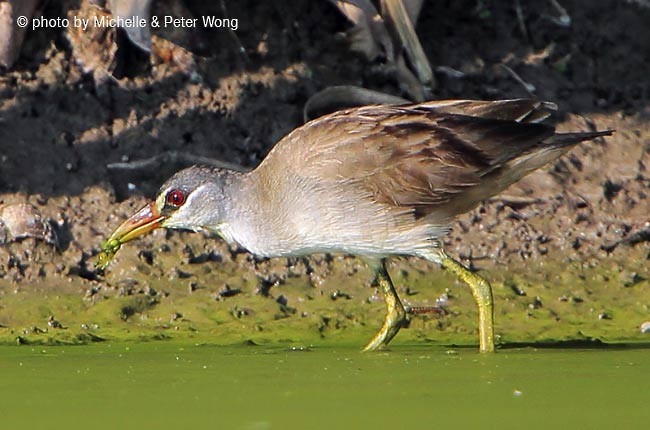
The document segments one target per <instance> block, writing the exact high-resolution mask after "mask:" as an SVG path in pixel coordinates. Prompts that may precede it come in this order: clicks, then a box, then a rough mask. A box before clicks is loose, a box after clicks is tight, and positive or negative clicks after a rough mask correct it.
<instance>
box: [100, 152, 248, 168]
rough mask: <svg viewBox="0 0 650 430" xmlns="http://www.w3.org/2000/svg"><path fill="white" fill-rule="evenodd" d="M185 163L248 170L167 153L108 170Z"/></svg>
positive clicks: (182, 153)
mask: <svg viewBox="0 0 650 430" xmlns="http://www.w3.org/2000/svg"><path fill="white" fill-rule="evenodd" d="M175 162H183V163H187V164H202V165H207V166H214V167H220V168H223V169H231V170H235V171H237V172H245V171H247V170H248V169H246V168H245V167H243V166H241V165H239V164H235V163H229V162H227V161H222V160H217V159H215V158H209V157H203V156H200V155H194V154H188V153H186V152H178V151H167V152H163V153H162V154H158V155H155V156H153V157H150V158H145V159H142V160H136V161H127V162H122V163H110V164H107V165H106V168H107V169H108V170H145V169H151V168H156V167H159V166H161V165H163V164H166V163H175Z"/></svg>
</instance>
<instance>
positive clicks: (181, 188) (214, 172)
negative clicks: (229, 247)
mask: <svg viewBox="0 0 650 430" xmlns="http://www.w3.org/2000/svg"><path fill="white" fill-rule="evenodd" d="M233 174H234V172H232V171H229V170H224V169H217V168H212V167H200V166H193V167H190V168H187V169H184V170H181V171H180V172H178V173H176V174H175V175H174V176H172V177H171V178H169V179H168V180H167V182H165V183H164V184H163V186H162V187H160V191H159V192H158V195H157V197H156V200H154V201H152V202H150V203H148V204H147V205H145V206H144V207H143V208H142V209H140V210H139V211H137V212H136V213H135V214H133V215H132V216H131V217H130V218H129V219H127V220H126V221H124V222H123V223H122V224H121V225H120V226H119V227H118V228H117V229H115V231H114V232H113V234H112V235H111V237H110V238H109V239H108V241H107V242H105V243H107V244H113V245H112V246H114V247H116V248H119V246H120V245H122V244H123V243H125V242H128V241H130V240H133V239H135V238H136V237H138V236H142V235H143V234H145V233H148V232H150V231H151V230H154V229H156V228H160V227H163V228H171V229H184V230H192V231H201V230H204V229H209V230H218V229H219V225H220V224H221V223H222V222H223V214H224V204H227V202H226V199H225V198H224V197H225V194H224V191H225V190H226V189H227V188H228V187H229V185H230V182H231V180H232V177H233V176H234V175H233Z"/></svg>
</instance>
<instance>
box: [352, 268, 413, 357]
mask: <svg viewBox="0 0 650 430" xmlns="http://www.w3.org/2000/svg"><path fill="white" fill-rule="evenodd" d="M374 266H375V276H376V277H377V278H376V279H377V283H378V284H379V288H380V289H381V292H382V293H383V295H384V300H385V301H386V318H385V319H384V324H383V325H382V326H381V329H380V330H379V332H377V334H376V335H375V336H374V337H373V338H372V339H371V340H370V342H368V345H366V347H365V348H363V350H364V351H374V350H376V349H378V348H380V347H382V346H385V345H388V342H390V341H391V339H392V338H393V337H395V335H396V334H397V332H398V331H399V329H400V328H402V326H404V325H405V324H406V322H407V319H406V311H405V310H404V306H402V302H401V301H400V299H399V297H398V296H397V291H395V287H394V286H393V282H392V281H391V280H390V276H389V275H388V271H387V270H386V261H385V260H383V259H382V260H381V262H379V264H375V265H374Z"/></svg>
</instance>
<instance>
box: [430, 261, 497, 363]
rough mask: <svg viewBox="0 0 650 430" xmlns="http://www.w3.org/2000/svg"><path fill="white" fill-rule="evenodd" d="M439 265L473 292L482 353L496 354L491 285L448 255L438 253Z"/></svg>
mask: <svg viewBox="0 0 650 430" xmlns="http://www.w3.org/2000/svg"><path fill="white" fill-rule="evenodd" d="M438 252H439V255H438V258H439V263H440V264H441V265H442V267H444V268H445V269H447V270H449V271H451V272H452V273H453V274H455V275H456V276H458V277H459V278H460V279H462V280H463V282H465V283H466V284H467V285H469V288H470V289H471V290H472V295H473V296H474V300H476V304H477V305H478V333H479V347H480V351H481V352H494V307H493V304H492V302H493V299H492V287H491V286H490V283H489V282H488V281H487V280H485V279H483V278H482V277H481V276H479V275H477V274H476V273H473V272H471V271H470V270H469V269H468V268H466V267H465V266H463V265H462V264H460V263H459V262H458V261H456V260H454V259H453V258H451V257H449V256H448V255H447V254H445V253H444V252H442V250H440V251H438Z"/></svg>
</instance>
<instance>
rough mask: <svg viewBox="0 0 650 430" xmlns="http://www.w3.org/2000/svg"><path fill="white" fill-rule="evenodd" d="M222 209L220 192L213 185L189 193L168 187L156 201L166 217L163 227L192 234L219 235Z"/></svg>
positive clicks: (204, 185)
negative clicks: (184, 230) (210, 233)
mask: <svg viewBox="0 0 650 430" xmlns="http://www.w3.org/2000/svg"><path fill="white" fill-rule="evenodd" d="M222 205H223V197H222V193H221V190H220V189H218V188H217V187H216V186H215V185H214V184H212V183H207V184H203V185H200V186H199V187H198V188H196V189H194V190H192V191H190V192H189V193H188V192H186V191H184V190H181V189H178V188H174V187H170V188H168V189H166V190H164V192H162V193H160V194H159V195H158V198H157V199H156V207H157V208H158V210H159V211H160V213H161V214H162V215H164V216H165V217H166V218H165V220H164V221H163V222H162V226H163V227H165V228H172V229H186V230H192V231H201V230H204V229H207V230H212V231H218V230H219V225H220V224H221V222H222V220H221V219H220V218H221V214H222V210H221V208H222Z"/></svg>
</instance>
